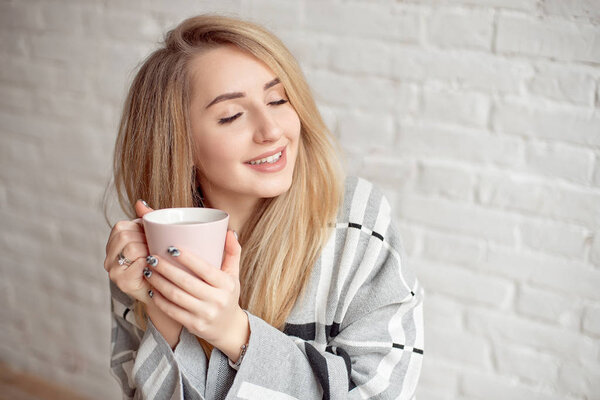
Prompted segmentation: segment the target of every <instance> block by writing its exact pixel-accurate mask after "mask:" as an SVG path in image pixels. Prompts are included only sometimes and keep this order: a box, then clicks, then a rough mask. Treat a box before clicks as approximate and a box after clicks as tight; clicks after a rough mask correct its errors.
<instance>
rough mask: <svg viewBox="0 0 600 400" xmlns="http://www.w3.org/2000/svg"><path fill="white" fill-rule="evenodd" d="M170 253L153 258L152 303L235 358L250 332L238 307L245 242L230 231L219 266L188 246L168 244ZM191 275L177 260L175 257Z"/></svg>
mask: <svg viewBox="0 0 600 400" xmlns="http://www.w3.org/2000/svg"><path fill="white" fill-rule="evenodd" d="M168 253H169V254H170V256H169V257H166V258H164V257H158V256H151V257H149V262H148V264H149V267H148V268H147V269H146V270H145V272H144V276H145V277H146V279H147V280H148V282H149V283H150V284H151V285H152V288H153V289H152V301H153V302H154V304H155V305H156V306H157V307H158V308H159V309H160V310H162V311H163V312H164V313H165V314H167V315H168V316H170V317H171V318H173V319H174V320H176V321H178V322H180V323H181V324H182V325H183V326H185V327H186V328H187V329H188V331H189V332H191V333H193V334H194V335H196V336H198V337H200V338H203V339H204V340H206V341H207V342H208V343H210V344H212V345H213V346H215V347H216V348H218V349H220V350H221V351H222V352H223V353H225V354H227V356H228V357H229V358H230V359H231V360H233V361H235V360H237V357H238V355H239V353H240V346H242V345H243V344H245V343H247V340H248V337H249V335H250V329H249V325H248V316H247V315H246V313H245V312H244V311H243V310H242V309H241V307H240V306H239V303H238V301H239V297H240V280H239V265H240V254H241V246H240V245H239V243H238V241H237V239H236V237H235V235H234V233H233V231H228V232H227V237H226V240H225V255H224V258H223V262H222V265H221V269H218V268H215V267H214V266H212V265H210V264H208V263H207V262H206V261H204V260H203V259H202V258H200V257H198V256H195V255H194V254H192V253H191V252H190V251H188V250H186V249H184V248H175V247H170V248H169V251H168ZM175 259H176V260H177V262H178V263H180V264H181V265H184V266H185V267H186V268H188V269H189V270H190V271H191V273H189V272H187V271H185V270H183V269H182V268H180V267H178V266H176V265H174V264H173V262H172V261H173V260H175Z"/></svg>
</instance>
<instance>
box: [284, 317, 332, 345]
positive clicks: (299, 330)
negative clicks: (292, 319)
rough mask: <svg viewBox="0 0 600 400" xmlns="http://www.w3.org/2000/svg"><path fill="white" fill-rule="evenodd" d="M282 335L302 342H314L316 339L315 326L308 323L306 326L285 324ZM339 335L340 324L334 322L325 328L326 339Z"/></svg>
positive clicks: (312, 323)
mask: <svg viewBox="0 0 600 400" xmlns="http://www.w3.org/2000/svg"><path fill="white" fill-rule="evenodd" d="M283 333H285V334H286V335H288V336H296V337H299V338H300V339H302V340H307V341H309V340H315V338H316V337H317V324H316V323H314V322H309V323H307V324H287V323H286V324H285V327H284V328H283ZM339 333H340V323H339V322H334V323H333V324H331V325H327V326H326V327H325V334H326V335H327V338H332V337H336V336H337V335H338V334H339Z"/></svg>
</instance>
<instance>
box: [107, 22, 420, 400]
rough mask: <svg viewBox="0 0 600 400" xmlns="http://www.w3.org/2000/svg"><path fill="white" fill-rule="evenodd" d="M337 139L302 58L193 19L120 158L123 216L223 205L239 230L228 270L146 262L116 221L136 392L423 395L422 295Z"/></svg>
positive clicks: (121, 305)
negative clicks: (341, 156) (348, 170)
mask: <svg viewBox="0 0 600 400" xmlns="http://www.w3.org/2000/svg"><path fill="white" fill-rule="evenodd" d="M334 143H335V141H334V138H333V136H332V135H331V134H330V133H329V132H328V130H327V128H326V126H325V125H324V123H323V121H322V119H321V116H320V115H319V112H318V110H317V107H316V105H315V102H314V100H313V98H312V96H311V93H310V90H309V88H308V86H307V84H306V81H305V79H304V77H303V75H302V73H301V71H300V69H299V67H298V64H297V63H296V61H295V59H294V57H293V56H292V55H291V54H290V53H289V51H288V50H287V49H286V48H285V47H284V45H283V44H282V43H281V42H280V41H279V40H278V39H277V38H276V37H274V36H273V35H272V34H271V33H269V32H268V31H266V30H265V29H263V28H261V27H259V26H256V25H254V24H250V23H248V22H245V21H241V20H237V19H232V18H226V17H221V16H206V15H204V16H198V17H194V18H190V19H187V20H185V21H183V22H182V23H181V24H180V25H179V26H177V27H176V28H175V29H174V30H172V31H170V32H169V33H168V34H167V36H166V38H165V42H164V46H162V47H161V48H160V49H158V50H156V51H154V52H153V53H152V54H151V55H150V56H149V57H148V58H147V59H146V60H145V62H144V63H143V65H142V66H141V68H140V70H139V72H138V73H137V75H136V77H135V79H134V81H133V84H132V86H131V88H130V90H129V95H128V97H127V101H126V103H125V107H124V111H123V115H122V119H121V125H120V129H119V136H118V138H117V142H116V147H115V163H114V179H115V187H116V190H117V193H118V198H119V201H120V204H121V206H122V208H123V209H124V210H125V211H126V212H128V214H129V215H130V216H131V218H135V216H136V215H137V216H138V217H139V216H142V215H143V214H145V213H146V212H149V211H151V208H150V207H149V206H151V207H153V208H166V207H210V208H217V209H221V210H224V211H226V212H228V213H229V215H230V220H229V224H230V226H229V228H230V229H231V231H229V232H228V233H227V238H226V243H225V249H224V251H225V253H224V258H223V263H222V266H221V269H218V268H215V267H212V266H210V265H208V264H207V263H206V262H205V261H204V260H202V259H201V258H199V257H194V256H193V255H191V254H190V253H189V252H186V250H185V249H183V248H177V243H173V246H174V248H171V249H170V252H169V254H170V257H159V256H156V255H152V254H149V253H148V249H147V246H146V240H145V236H144V231H143V228H142V226H141V225H140V224H138V223H136V222H133V221H120V222H118V223H117V224H115V226H114V227H113V229H112V231H111V233H110V237H109V239H108V243H107V246H106V260H105V263H104V267H105V269H106V270H107V271H108V273H109V277H110V281H111V285H110V289H111V295H112V321H113V330H112V359H111V370H112V373H113V375H114V376H115V377H116V378H117V379H118V381H119V383H120V385H121V388H122V390H123V394H124V398H136V399H137V398H148V399H175V398H177V399H182V398H185V399H203V398H205V399H217V398H227V399H236V398H241V399H294V398H295V399H322V398H327V399H329V398H332V399H341V398H343V399H345V398H386V399H387V398H394V399H395V398H407V399H408V398H412V397H413V396H414V392H415V387H416V384H417V381H418V377H419V374H420V370H421V363H422V357H423V326H422V325H423V321H422V298H423V291H422V289H421V287H420V286H419V284H418V282H417V280H416V278H415V276H414V274H413V272H412V271H411V270H410V269H409V268H408V267H407V266H406V265H405V263H404V258H403V257H404V256H403V252H402V247H401V243H400V239H399V236H398V231H397V228H396V226H395V225H394V223H393V221H392V219H391V210H390V205H389V203H388V201H387V200H386V199H385V197H384V196H383V195H382V192H381V191H380V190H378V189H377V188H376V187H374V186H373V185H372V184H371V183H370V182H368V181H366V180H364V179H361V178H356V177H348V178H344V176H343V173H342V169H341V167H340V164H339V161H338V152H337V151H336V148H337V147H336V146H335V144H334ZM138 199H144V200H145V201H141V200H138ZM174 257H177V261H179V262H180V263H182V264H184V265H185V266H186V267H187V268H189V270H191V271H192V272H193V273H194V274H195V275H194V274H190V273H188V272H185V271H183V270H182V269H179V268H177V267H175V266H174V265H173V259H174Z"/></svg>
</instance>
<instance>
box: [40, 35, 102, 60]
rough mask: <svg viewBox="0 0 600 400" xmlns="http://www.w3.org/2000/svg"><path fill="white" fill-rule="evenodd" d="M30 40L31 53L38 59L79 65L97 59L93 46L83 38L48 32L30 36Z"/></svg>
mask: <svg viewBox="0 0 600 400" xmlns="http://www.w3.org/2000/svg"><path fill="white" fill-rule="evenodd" d="M30 42H31V53H32V55H33V56H34V57H36V58H39V59H43V60H51V61H59V62H62V63H65V64H67V63H76V64H79V65H81V64H82V63H83V64H87V63H88V62H91V63H95V62H98V61H99V58H98V57H97V55H96V53H95V52H94V47H93V46H90V44H89V42H88V41H87V40H85V39H83V38H79V37H74V36H65V35H63V34H50V33H48V34H39V35H35V36H32V37H31V38H30ZM73 54H77V57H73Z"/></svg>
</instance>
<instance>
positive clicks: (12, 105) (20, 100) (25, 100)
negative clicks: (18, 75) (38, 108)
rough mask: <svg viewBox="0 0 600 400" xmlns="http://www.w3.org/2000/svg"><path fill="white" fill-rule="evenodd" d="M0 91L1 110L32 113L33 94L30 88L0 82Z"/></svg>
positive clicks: (33, 107)
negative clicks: (0, 94)
mask: <svg viewBox="0 0 600 400" xmlns="http://www.w3.org/2000/svg"><path fill="white" fill-rule="evenodd" d="M0 93H2V96H0V107H2V109H3V110H15V111H17V112H19V111H20V112H30V113H32V112H33V111H34V109H35V106H34V103H35V100H34V99H35V96H34V94H33V93H32V92H31V90H28V89H24V88H21V87H14V86H9V85H6V84H0Z"/></svg>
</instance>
